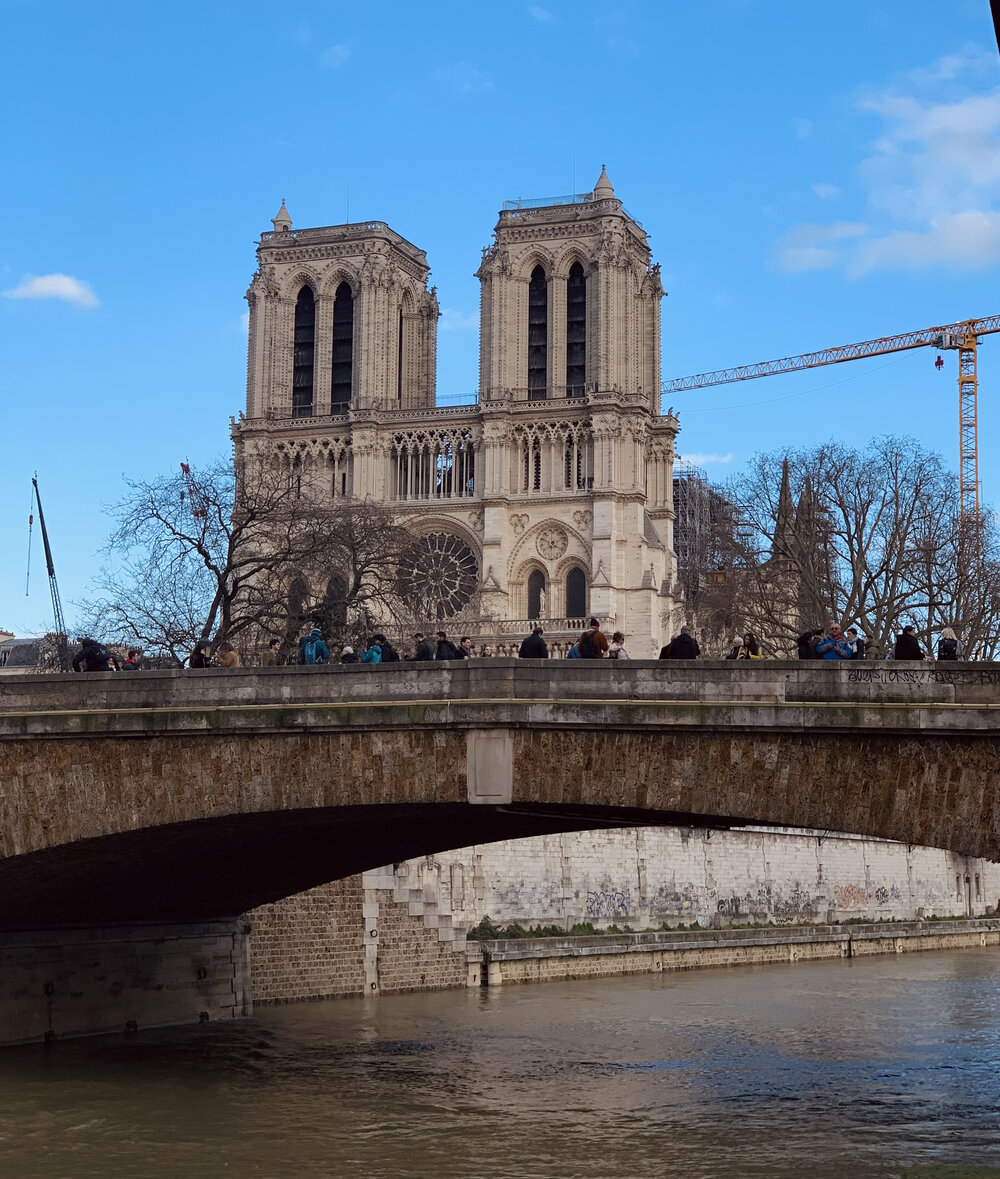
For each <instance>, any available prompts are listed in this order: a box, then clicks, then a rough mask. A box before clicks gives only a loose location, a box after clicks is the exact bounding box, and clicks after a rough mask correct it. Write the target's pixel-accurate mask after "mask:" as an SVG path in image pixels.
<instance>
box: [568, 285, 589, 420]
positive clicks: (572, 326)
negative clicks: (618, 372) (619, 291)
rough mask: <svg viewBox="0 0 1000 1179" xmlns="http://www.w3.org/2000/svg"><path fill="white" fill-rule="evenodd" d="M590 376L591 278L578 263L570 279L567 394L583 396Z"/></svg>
mask: <svg viewBox="0 0 1000 1179" xmlns="http://www.w3.org/2000/svg"><path fill="white" fill-rule="evenodd" d="M586 379H587V279H586V278H585V276H584V273H583V267H582V266H581V265H580V263H579V262H574V263H573V265H572V266H571V267H570V270H569V278H568V279H567V280H566V396H567V397H582V396H583V392H584V382H585V381H586Z"/></svg>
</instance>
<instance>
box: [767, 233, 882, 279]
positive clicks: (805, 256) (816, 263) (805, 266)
mask: <svg viewBox="0 0 1000 1179" xmlns="http://www.w3.org/2000/svg"><path fill="white" fill-rule="evenodd" d="M864 232H865V227H864V226H863V225H861V224H859V223H858V222H856V221H835V222H834V223H833V224H832V225H796V226H795V227H794V228H793V229H790V230H789V231H788V233H786V234H785V235H784V236H783V237H780V238H779V239H778V240H777V242H775V248H776V250H777V260H778V267H779V269H781V270H785V271H788V272H790V273H801V272H803V271H806V270H828V269H829V268H830V267H831V266H836V264H837V262H838V260H839V254H838V252H837V249H836V248H835V247H836V245H837V243H838V242H842V241H845V240H848V239H851V238H859V237H862V236H863V234H864Z"/></svg>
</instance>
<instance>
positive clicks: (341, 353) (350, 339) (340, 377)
mask: <svg viewBox="0 0 1000 1179" xmlns="http://www.w3.org/2000/svg"><path fill="white" fill-rule="evenodd" d="M353 379H354V296H353V295H352V294H351V288H350V287H349V286H348V285H347V283H346V282H342V283H341V284H340V286H339V287H337V293H336V295H335V296H334V300H333V376H332V378H331V381H330V413H345V412H346V411H347V410H348V409H349V408H350V405H351V385H352V383H353Z"/></svg>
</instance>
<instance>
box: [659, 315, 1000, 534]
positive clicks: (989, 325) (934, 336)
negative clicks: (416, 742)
mask: <svg viewBox="0 0 1000 1179" xmlns="http://www.w3.org/2000/svg"><path fill="white" fill-rule="evenodd" d="M992 332H1000V315H991V316H988V317H987V318H985V319H963V320H961V321H960V322H959V323H948V324H944V325H942V326H941V327H930V328H924V329H922V330H921V331H917V332H905V333H904V334H903V335H901V336H881V337H880V338H879V339H877V340H864V341H862V343H860V344H846V345H844V347H842V348H827V349H825V350H824V351H822V352H807V353H805V354H804V355H802V356H786V357H785V358H784V359H783V360H765V361H762V362H761V363H760V364H747V365H741V366H740V367H739V368H727V369H721V370H720V371H719V372H714V373H698V374H697V375H696V376H693V377H679V378H678V379H677V380H674V381H664V383H663V392H664V393H676V392H680V391H682V390H684V389H705V388H707V387H708V386H709V385H728V384H730V383H731V382H733V381H752V380H754V379H755V378H757V377H770V376H773V375H774V374H775V373H791V372H797V371H798V370H799V369H803V368H819V367H820V366H821V365H824V364H841V363H843V362H844V361H845V360H861V359H862V358H863V357H865V356H884V355H885V354H886V353H887V352H905V351H907V349H909V348H939V349H940V350H941V351H942V352H944V351H956V352H958V436H959V463H958V478H959V489H960V496H961V507H962V518H963V519H974V518H975V516H976V515H978V513H979V421H978V416H977V406H976V402H977V397H978V385H977V383H976V348H977V345H978V344H979V337H980V336H988V335H990V333H992ZM934 363H935V366H936V367H937V368H939V369H940V368H943V367H944V361H943V360H942V359H941V357H940V356H939V357H938V358H937V360H936V361H935V362H934Z"/></svg>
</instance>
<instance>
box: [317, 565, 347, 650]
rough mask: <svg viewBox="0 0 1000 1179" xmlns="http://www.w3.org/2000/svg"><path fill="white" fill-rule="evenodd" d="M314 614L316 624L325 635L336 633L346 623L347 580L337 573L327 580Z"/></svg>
mask: <svg viewBox="0 0 1000 1179" xmlns="http://www.w3.org/2000/svg"><path fill="white" fill-rule="evenodd" d="M316 614H317V621H316V625H317V626H318V627H319V628H320V630H321V631H322V632H323V634H325V635H331V634H336V633H337V631H338V630H342V629H343V628H344V627H345V626H346V625H347V582H346V581H345V580H344V579H343V578H342V577H341V576H340V575H339V574H336V573H335V574H334V575H333V577H331V578H330V580H329V581H328V582H327V584H326V593H325V594H324V595H323V601H322V602H321V603H320V605H319V609H318V610H317V611H316Z"/></svg>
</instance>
